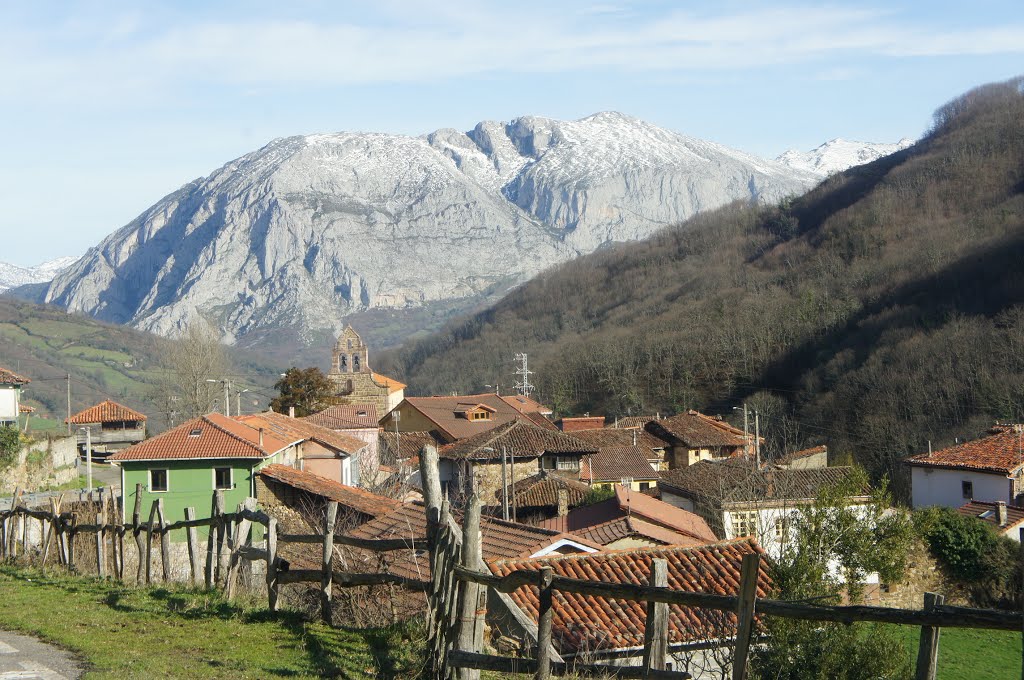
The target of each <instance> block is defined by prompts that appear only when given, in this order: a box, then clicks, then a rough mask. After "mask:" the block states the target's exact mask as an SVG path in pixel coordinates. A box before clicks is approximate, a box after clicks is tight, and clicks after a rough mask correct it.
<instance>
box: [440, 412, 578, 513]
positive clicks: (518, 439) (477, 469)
mask: <svg viewBox="0 0 1024 680" xmlns="http://www.w3.org/2000/svg"><path fill="white" fill-rule="evenodd" d="M593 453H597V447H595V446H591V445H588V444H586V443H584V442H582V441H580V440H579V439H576V438H575V437H571V436H569V435H567V434H563V433H561V432H559V431H558V430H557V429H554V428H552V429H547V428H545V427H541V426H540V425H537V424H535V423H534V422H533V421H532V420H526V419H524V418H521V417H519V418H516V419H514V420H509V421H507V422H506V423H504V424H502V425H499V426H497V427H492V428H488V429H486V430H484V431H483V432H479V433H477V434H475V435H473V436H470V437H466V438H464V439H460V440H458V441H456V442H454V443H452V444H448V445H446V446H442V447H441V448H440V449H439V450H438V456H439V458H440V474H441V485H442V486H443V487H444V488H446V489H450V490H451V491H453V492H454V491H460V492H461V491H465V490H467V489H469V488H470V482H472V484H473V485H475V486H474V488H476V489H477V491H478V493H479V494H480V495H481V497H483V498H491V497H493V496H494V493H495V492H496V491H498V490H499V489H501V488H502V487H503V486H504V484H509V483H514V482H516V481H519V480H521V479H525V478H527V477H531V476H533V475H536V474H537V473H538V472H540V471H541V470H556V471H558V472H562V473H565V474H576V475H578V474H579V472H580V466H581V463H582V460H583V457H584V456H585V455H587V454H593ZM503 461H504V465H503ZM503 467H504V475H505V479H504V484H503V479H502V474H503V470H502V468H503Z"/></svg>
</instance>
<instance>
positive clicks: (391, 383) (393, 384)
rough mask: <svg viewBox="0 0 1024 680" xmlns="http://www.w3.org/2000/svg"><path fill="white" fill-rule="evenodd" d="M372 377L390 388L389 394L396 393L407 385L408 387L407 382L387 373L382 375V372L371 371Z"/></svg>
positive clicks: (379, 383)
mask: <svg viewBox="0 0 1024 680" xmlns="http://www.w3.org/2000/svg"><path fill="white" fill-rule="evenodd" d="M370 377H371V378H372V379H373V381H374V382H376V383H377V384H378V385H383V386H384V387H386V388H388V394H394V393H395V392H398V391H400V390H404V389H405V388H406V387H408V385H406V384H405V383H403V382H398V381H397V380H395V379H394V378H389V377H387V376H386V375H381V374H380V373H374V372H372V371H371V372H370Z"/></svg>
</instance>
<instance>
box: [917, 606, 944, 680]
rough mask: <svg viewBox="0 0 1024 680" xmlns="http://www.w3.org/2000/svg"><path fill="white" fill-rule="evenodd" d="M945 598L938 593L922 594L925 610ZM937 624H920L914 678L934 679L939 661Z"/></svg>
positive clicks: (930, 608) (918, 679) (932, 607)
mask: <svg viewBox="0 0 1024 680" xmlns="http://www.w3.org/2000/svg"><path fill="white" fill-rule="evenodd" d="M944 601H945V598H944V597H943V596H942V595H939V594H938V593H925V594H924V608H925V611H928V610H932V609H935V607H936V606H938V605H940V604H942V603H943V602H944ZM940 630H941V628H939V627H938V626H921V639H920V642H919V643H918V646H917V670H916V672H915V673H914V678H915V680H935V669H936V665H937V664H938V661H939V631H940Z"/></svg>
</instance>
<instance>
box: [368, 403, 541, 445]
mask: <svg viewBox="0 0 1024 680" xmlns="http://www.w3.org/2000/svg"><path fill="white" fill-rule="evenodd" d="M546 410H547V409H545V408H544V407H542V406H540V405H539V404H537V402H535V401H533V400H532V399H526V398H524V401H522V402H520V401H518V400H517V399H516V398H515V397H500V396H498V395H497V394H492V393H489V392H488V393H485V394H467V395H462V396H451V397H406V398H405V399H404V400H403V401H402V402H401V403H400V404H399V405H398V406H397V407H395V409H394V410H392V411H391V412H390V413H388V414H387V415H385V416H384V417H383V418H381V420H380V426H381V429H383V430H386V431H389V432H395V431H398V432H432V433H434V436H435V437H436V438H437V439H439V440H441V441H444V442H446V443H451V442H455V441H458V440H460V439H465V438H467V437H472V436H473V435H476V434H479V433H481V432H485V431H487V430H490V429H492V428H495V427H498V426H499V425H504V424H506V423H509V422H512V421H513V420H528V421H530V422H532V423H533V424H534V425H536V426H538V427H542V428H545V429H549V430H557V429H558V428H556V427H555V426H554V424H552V423H551V421H549V420H548V419H547V418H546V417H545V415H544V411H546Z"/></svg>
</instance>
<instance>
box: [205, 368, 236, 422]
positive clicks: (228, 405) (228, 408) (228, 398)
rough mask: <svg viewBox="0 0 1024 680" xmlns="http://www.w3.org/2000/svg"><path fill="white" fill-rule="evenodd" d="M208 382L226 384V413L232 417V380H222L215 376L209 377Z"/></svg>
mask: <svg viewBox="0 0 1024 680" xmlns="http://www.w3.org/2000/svg"><path fill="white" fill-rule="evenodd" d="M206 382H208V383H216V382H219V383H221V384H223V385H224V415H225V416H227V417H229V418H230V417H231V381H230V380H226V379H224V378H222V379H220V380H214V379H213V378H207V379H206Z"/></svg>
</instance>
